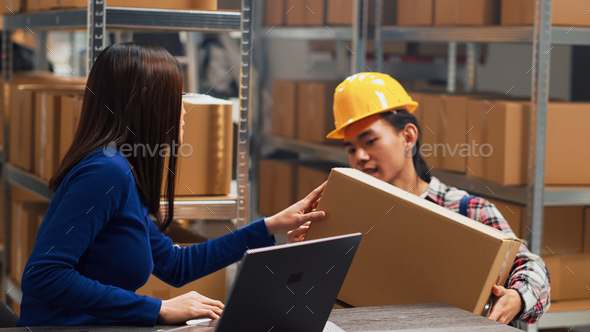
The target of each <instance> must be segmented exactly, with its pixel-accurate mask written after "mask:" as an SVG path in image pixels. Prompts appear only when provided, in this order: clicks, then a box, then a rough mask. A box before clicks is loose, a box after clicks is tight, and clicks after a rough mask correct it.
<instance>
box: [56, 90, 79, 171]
mask: <svg viewBox="0 0 590 332" xmlns="http://www.w3.org/2000/svg"><path fill="white" fill-rule="evenodd" d="M82 101H83V96H80V95H64V96H62V97H61V116H60V127H59V128H60V135H59V161H60V162H61V161H62V160H63V159H64V157H65V155H66V152H68V149H69V148H70V146H71V145H72V143H73V142H74V135H75V134H76V129H77V127H78V122H79V121H80V114H81V112H82Z"/></svg>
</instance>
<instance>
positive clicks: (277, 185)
mask: <svg viewBox="0 0 590 332" xmlns="http://www.w3.org/2000/svg"><path fill="white" fill-rule="evenodd" d="M258 171H259V174H258V176H259V184H258V213H260V214H261V215H263V216H272V215H274V214H276V213H278V212H280V211H282V210H283V209H285V208H287V207H289V206H291V204H293V203H294V202H295V199H296V198H295V193H296V188H297V169H296V165H295V163H294V162H293V160H272V159H265V160H261V161H260V164H259V167H258Z"/></svg>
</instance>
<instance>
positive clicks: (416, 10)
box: [397, 0, 434, 26]
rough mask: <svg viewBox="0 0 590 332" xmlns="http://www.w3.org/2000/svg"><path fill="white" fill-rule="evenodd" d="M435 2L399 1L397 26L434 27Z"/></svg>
mask: <svg viewBox="0 0 590 332" xmlns="http://www.w3.org/2000/svg"><path fill="white" fill-rule="evenodd" d="M433 22H434V0H397V25H399V26H413V25H432V24H433Z"/></svg>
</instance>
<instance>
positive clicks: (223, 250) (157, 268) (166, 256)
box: [150, 219, 276, 300]
mask: <svg viewBox="0 0 590 332" xmlns="http://www.w3.org/2000/svg"><path fill="white" fill-rule="evenodd" d="M150 239H151V240H150V241H151V245H152V253H153V257H154V272H153V274H154V275H155V276H156V277H158V278H159V279H161V280H162V281H164V282H166V283H168V284H170V285H172V286H174V287H181V286H183V285H185V284H187V283H189V282H191V281H194V280H196V279H198V278H201V277H203V276H206V275H208V274H210V273H213V272H215V271H217V270H219V269H222V268H224V267H226V266H227V265H229V264H232V263H235V262H237V261H238V260H240V259H241V258H242V255H244V252H246V250H248V249H254V248H260V247H267V246H271V245H274V244H276V242H275V238H274V236H270V234H269V233H268V228H267V227H266V223H265V222H264V219H261V220H258V221H255V222H253V223H251V224H249V225H247V226H245V227H242V228H240V229H237V230H235V231H233V232H232V233H229V234H226V235H224V236H221V237H219V238H217V239H214V240H209V241H207V242H203V243H200V244H195V245H191V246H188V247H185V248H179V247H174V246H173V245H172V240H171V239H170V238H169V237H167V236H165V235H164V234H162V232H160V231H159V230H158V228H157V226H156V225H155V224H153V223H152V226H151V229H150ZM218 300H219V299H218ZM221 300H223V299H221Z"/></svg>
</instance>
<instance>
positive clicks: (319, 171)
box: [295, 163, 332, 201]
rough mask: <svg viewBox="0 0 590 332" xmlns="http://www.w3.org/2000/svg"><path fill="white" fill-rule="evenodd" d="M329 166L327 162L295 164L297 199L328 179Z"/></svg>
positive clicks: (300, 198) (302, 197) (305, 195)
mask: <svg viewBox="0 0 590 332" xmlns="http://www.w3.org/2000/svg"><path fill="white" fill-rule="evenodd" d="M331 168H332V167H331V166H330V165H327V164H318V163H314V164H307V165H306V164H303V165H298V166H297V195H296V196H295V198H296V199H297V201H299V200H302V199H304V198H305V197H307V195H309V193H311V192H312V191H313V190H314V189H316V188H317V187H319V186H321V185H322V183H324V182H326V181H327V180H328V176H329V175H330V170H331Z"/></svg>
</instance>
